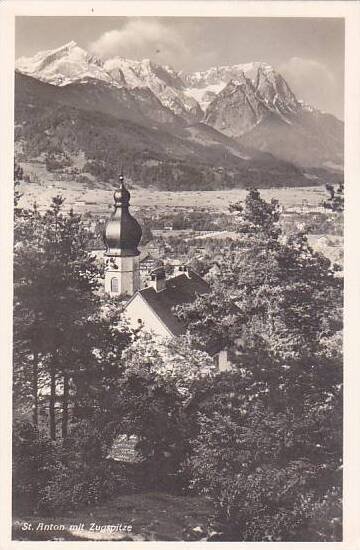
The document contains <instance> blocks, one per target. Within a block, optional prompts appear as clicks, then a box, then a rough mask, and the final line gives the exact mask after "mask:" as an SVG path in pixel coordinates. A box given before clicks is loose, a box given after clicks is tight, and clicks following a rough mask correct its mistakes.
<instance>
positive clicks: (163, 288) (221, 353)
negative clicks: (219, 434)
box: [104, 176, 229, 370]
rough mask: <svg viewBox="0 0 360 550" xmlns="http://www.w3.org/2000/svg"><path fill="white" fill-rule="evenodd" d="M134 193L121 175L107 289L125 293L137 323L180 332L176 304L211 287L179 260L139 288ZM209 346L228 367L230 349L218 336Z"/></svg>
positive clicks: (108, 233) (109, 230)
mask: <svg viewBox="0 0 360 550" xmlns="http://www.w3.org/2000/svg"><path fill="white" fill-rule="evenodd" d="M129 206H130V193H129V191H128V189H126V187H125V184H124V178H123V176H120V188H119V189H118V190H116V191H115V193H114V211H113V214H112V216H111V218H110V219H109V220H108V222H107V223H106V226H105V229H104V242H105V247H106V250H105V255H104V261H105V281H104V284H105V292H106V293H107V294H108V295H110V296H126V297H128V298H129V299H128V302H127V303H126V306H125V310H124V313H125V315H126V317H127V318H128V320H129V324H130V327H131V328H133V329H137V328H142V329H143V330H145V331H148V332H151V333H152V334H154V336H155V337H158V338H159V339H166V338H176V337H178V336H180V335H181V334H184V333H185V332H186V328H185V326H184V325H183V323H181V322H180V321H179V320H178V319H177V317H176V316H175V315H174V312H173V308H175V307H176V306H179V305H182V304H187V303H191V302H193V301H194V300H196V298H197V296H199V295H203V294H206V293H208V292H210V287H209V285H208V283H207V282H206V281H204V280H203V279H202V278H201V277H200V276H199V275H198V274H197V273H195V272H194V271H192V270H191V269H190V268H188V267H187V266H186V265H178V266H177V267H176V268H175V270H174V274H173V275H172V276H171V277H167V276H166V272H165V269H164V268H163V267H159V268H157V269H155V270H153V271H152V272H151V274H150V278H149V281H147V282H146V283H145V285H144V288H141V286H142V285H141V278H140V262H139V256H140V251H139V249H138V247H139V243H140V240H141V235H142V229H141V226H140V225H139V223H138V222H137V220H136V219H135V218H134V217H133V216H132V215H131V214H130V212H129ZM206 351H207V352H208V353H209V355H211V356H212V357H213V359H214V362H215V364H216V365H217V366H218V368H219V370H227V369H228V368H229V362H228V357H227V350H226V349H220V348H219V345H218V344H217V343H216V342H213V343H212V344H211V347H208V348H207V349H206Z"/></svg>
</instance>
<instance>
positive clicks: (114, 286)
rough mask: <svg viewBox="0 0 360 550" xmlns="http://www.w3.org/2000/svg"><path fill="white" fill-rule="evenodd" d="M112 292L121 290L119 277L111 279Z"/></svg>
mask: <svg viewBox="0 0 360 550" xmlns="http://www.w3.org/2000/svg"><path fill="white" fill-rule="evenodd" d="M111 292H119V280H118V278H117V277H113V278H112V279H111Z"/></svg>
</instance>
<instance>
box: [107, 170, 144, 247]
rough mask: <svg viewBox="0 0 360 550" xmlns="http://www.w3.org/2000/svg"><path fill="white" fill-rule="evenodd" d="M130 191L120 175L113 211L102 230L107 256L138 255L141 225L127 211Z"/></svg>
mask: <svg viewBox="0 0 360 550" xmlns="http://www.w3.org/2000/svg"><path fill="white" fill-rule="evenodd" d="M129 205H130V193H129V191H128V190H127V189H126V187H125V185H124V178H123V176H120V188H119V189H117V190H116V191H115V193H114V212H113V214H112V216H111V218H110V219H109V220H108V222H107V223H106V226H105V230H104V242H105V246H106V252H105V254H106V255H107V256H138V255H139V254H140V252H139V250H138V248H137V247H138V245H139V242H140V239H141V234H142V231H141V227H140V225H139V224H138V222H137V221H136V219H135V218H134V217H133V216H132V215H131V214H130V212H129Z"/></svg>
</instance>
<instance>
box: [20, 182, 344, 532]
mask: <svg viewBox="0 0 360 550" xmlns="http://www.w3.org/2000/svg"><path fill="white" fill-rule="evenodd" d="M20 176H21V175H19V178H20ZM19 200H20V198H18V199H17V201H16V204H17V208H16V211H15V216H16V219H15V253H14V283H15V284H14V405H15V410H16V415H17V416H18V417H22V416H23V413H24V416H25V417H26V412H28V411H29V407H30V408H32V416H31V423H29V420H30V419H29V416H28V415H27V417H26V418H27V422H25V423H24V422H22V423H21V422H20V423H19V424H17V426H16V430H15V432H14V455H13V456H14V480H15V483H14V495H15V496H16V498H15V500H14V503H15V505H16V506H20V504H19V503H20V501H21V495H24V496H25V497H26V499H24V504H26V502H27V503H28V504H29V503H30V502H31V501H32V500H33V501H34V502H35V503H36V504H35V508H37V509H38V510H41V509H42V510H44V511H51V512H57V511H59V510H65V509H67V508H70V509H71V508H72V509H74V507H76V506H77V505H78V504H91V503H97V502H100V501H101V500H104V499H107V498H109V497H110V496H111V495H112V494H114V493H115V492H116V491H118V492H119V491H129V490H130V491H131V490H140V489H142V490H144V489H145V488H146V489H152V490H154V489H157V490H159V489H161V490H167V491H179V490H180V491H183V492H185V494H189V493H194V492H195V493H196V494H203V495H206V496H207V497H209V498H210V499H211V501H212V502H213V503H214V507H215V512H216V517H214V520H213V527H214V529H215V530H216V531H217V533H218V536H219V537H220V538H221V539H222V540H239V541H240V540H244V541H265V540H269V541H284V540H298V541H300V540H314V541H327V540H340V539H341V498H342V349H341V331H342V318H341V310H342V279H341V277H340V275H339V273H338V271H337V269H336V267H334V266H332V265H331V263H330V261H329V260H327V259H326V258H325V257H324V256H322V255H321V254H319V253H317V252H315V251H314V250H313V249H312V248H311V246H310V245H309V242H308V240H307V238H306V235H305V234H304V232H297V233H294V234H291V235H287V236H286V235H285V234H284V233H283V231H282V225H281V211H280V208H279V205H278V203H277V202H276V201H271V202H269V203H268V202H266V201H264V200H263V199H262V197H261V196H260V194H259V193H258V191H255V190H252V191H250V192H249V193H248V195H247V197H246V199H245V201H244V202H243V203H238V204H235V205H233V206H232V209H231V210H232V214H231V219H232V226H233V228H234V230H235V231H236V232H237V237H238V238H237V239H236V240H235V241H231V242H230V241H223V242H222V249H221V254H217V255H216V263H215V262H214V264H213V265H208V266H206V271H207V276H208V278H209V281H210V283H211V292H210V293H209V294H207V295H204V296H199V297H198V298H197V299H196V300H195V301H194V302H193V303H191V304H187V305H186V306H182V307H180V308H178V309H177V312H176V313H177V315H178V316H179V317H180V318H181V320H182V321H183V322H185V323H186V324H187V326H188V329H189V331H188V333H187V334H186V335H184V336H182V337H181V338H178V339H173V340H172V341H168V342H165V343H163V344H162V345H159V342H158V341H156V340H154V339H153V338H152V336H151V335H148V334H146V333H145V332H144V331H143V329H142V328H141V327H139V329H138V330H136V331H129V329H128V328H127V326H126V322H125V320H124V318H123V317H124V316H123V307H124V304H123V302H121V300H118V299H101V298H100V292H99V281H100V278H101V271H99V268H98V266H97V264H96V262H95V259H93V258H92V257H91V254H89V253H88V252H87V249H88V247H89V242H88V239H89V234H88V232H87V231H85V228H84V226H83V224H82V221H81V219H80V218H79V216H77V215H75V214H74V213H73V212H71V211H70V212H69V213H66V212H65V211H64V207H63V200H62V198H61V197H55V198H54V199H53V201H52V204H51V205H50V207H49V208H48V210H47V211H46V212H45V213H40V212H39V211H38V209H37V207H36V206H34V208H33V209H32V210H30V211H24V210H22V209H21V208H19ZM215 341H216V343H217V344H221V347H227V349H228V351H229V355H230V357H231V361H232V368H231V370H229V371H228V372H219V371H218V370H217V369H216V368H215V366H214V362H213V360H212V359H211V357H210V356H209V355H208V354H207V353H206V351H205V350H206V349H208V345H209V344H210V343H214V342H215ZM44 403H45V404H47V407H48V411H49V412H48V415H47V416H46V421H48V423H49V426H48V435H47V436H45V435H44V433H43V432H42V423H41V421H40V409H41V407H42V405H43V404H44ZM59 424H60V427H61V430H59V429H58V425H59ZM119 434H127V435H135V436H136V437H137V451H138V453H139V462H137V463H136V464H132V465H131V467H127V466H126V465H124V464H121V465H117V467H116V465H115V464H114V463H113V462H111V461H109V459H108V456H109V452H110V450H111V447H112V444H113V441H114V438H116V437H117V436H118V435H119ZM25 501H26V502H25Z"/></svg>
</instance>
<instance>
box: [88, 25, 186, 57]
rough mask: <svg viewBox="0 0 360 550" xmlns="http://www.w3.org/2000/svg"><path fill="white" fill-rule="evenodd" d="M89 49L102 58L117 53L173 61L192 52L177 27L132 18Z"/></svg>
mask: <svg viewBox="0 0 360 550" xmlns="http://www.w3.org/2000/svg"><path fill="white" fill-rule="evenodd" d="M89 50H90V51H91V52H93V53H95V54H97V55H99V56H100V57H103V58H105V59H106V58H109V57H114V56H117V55H118V56H121V57H128V58H130V59H141V58H144V57H147V58H150V59H153V60H154V61H158V62H159V63H169V62H170V61H171V60H172V59H176V58H180V59H181V58H183V57H184V56H186V55H188V51H187V47H186V46H185V44H184V41H183V39H182V38H181V37H180V36H179V34H178V33H177V32H176V30H175V29H173V28H169V27H167V26H166V25H164V24H163V23H161V22H160V21H154V20H146V19H135V20H134V19H132V20H130V21H128V22H127V23H125V25H124V26H123V27H122V28H121V29H114V30H111V31H107V32H105V33H103V34H102V35H101V36H100V37H99V38H98V39H97V40H95V41H94V42H91V43H90V44H89Z"/></svg>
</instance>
